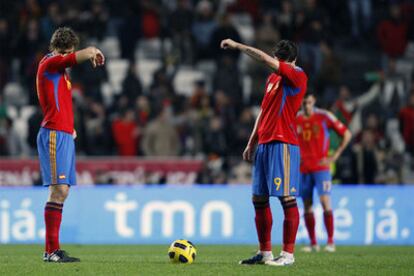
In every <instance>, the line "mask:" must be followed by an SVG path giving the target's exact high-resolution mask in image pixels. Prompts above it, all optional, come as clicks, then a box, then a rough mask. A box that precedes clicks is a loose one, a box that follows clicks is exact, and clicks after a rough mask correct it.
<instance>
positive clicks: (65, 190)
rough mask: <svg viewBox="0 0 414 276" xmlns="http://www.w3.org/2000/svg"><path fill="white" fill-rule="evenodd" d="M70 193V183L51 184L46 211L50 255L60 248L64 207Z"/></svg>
mask: <svg viewBox="0 0 414 276" xmlns="http://www.w3.org/2000/svg"><path fill="white" fill-rule="evenodd" d="M68 194H69V186H68V185H57V184H53V185H50V186H49V197H48V199H47V202H46V206H45V212H44V217H45V225H46V237H45V239H46V240H45V241H46V253H47V254H48V255H50V254H52V253H53V252H55V251H56V250H59V249H60V245H59V231H60V224H61V222H62V209H63V203H64V202H65V199H66V198H67V196H68Z"/></svg>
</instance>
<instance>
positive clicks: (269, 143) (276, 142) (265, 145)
mask: <svg viewBox="0 0 414 276" xmlns="http://www.w3.org/2000/svg"><path fill="white" fill-rule="evenodd" d="M275 145H288V146H291V147H299V146H298V145H296V144H289V143H285V142H281V141H277V140H274V141H271V142H268V143H263V144H259V146H263V147H269V146H275Z"/></svg>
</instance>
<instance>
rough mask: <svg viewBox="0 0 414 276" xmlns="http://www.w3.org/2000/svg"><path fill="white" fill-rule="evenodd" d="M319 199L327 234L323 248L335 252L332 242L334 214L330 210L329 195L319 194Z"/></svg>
mask: <svg viewBox="0 0 414 276" xmlns="http://www.w3.org/2000/svg"><path fill="white" fill-rule="evenodd" d="M320 201H321V204H322V208H323V221H324V223H325V229H326V233H327V235H328V242H327V245H326V246H325V248H324V250H325V251H328V252H335V251H336V247H335V243H334V216H333V211H332V204H331V196H330V195H321V196H320Z"/></svg>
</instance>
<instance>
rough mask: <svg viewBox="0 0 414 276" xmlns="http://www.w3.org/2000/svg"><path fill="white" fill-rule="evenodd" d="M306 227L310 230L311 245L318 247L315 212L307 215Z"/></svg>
mask: <svg viewBox="0 0 414 276" xmlns="http://www.w3.org/2000/svg"><path fill="white" fill-rule="evenodd" d="M304 217H305V225H306V229H307V230H308V234H309V239H310V241H311V245H316V244H317V241H316V234H315V216H314V215H313V212H310V213H305V215H304Z"/></svg>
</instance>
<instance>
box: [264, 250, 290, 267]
mask: <svg viewBox="0 0 414 276" xmlns="http://www.w3.org/2000/svg"><path fill="white" fill-rule="evenodd" d="M294 262H295V258H294V257H293V254H292V253H289V252H286V251H282V252H280V255H279V256H278V257H276V258H274V259H273V260H270V261H266V262H265V265H271V266H287V265H292V264H293V263H294Z"/></svg>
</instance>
